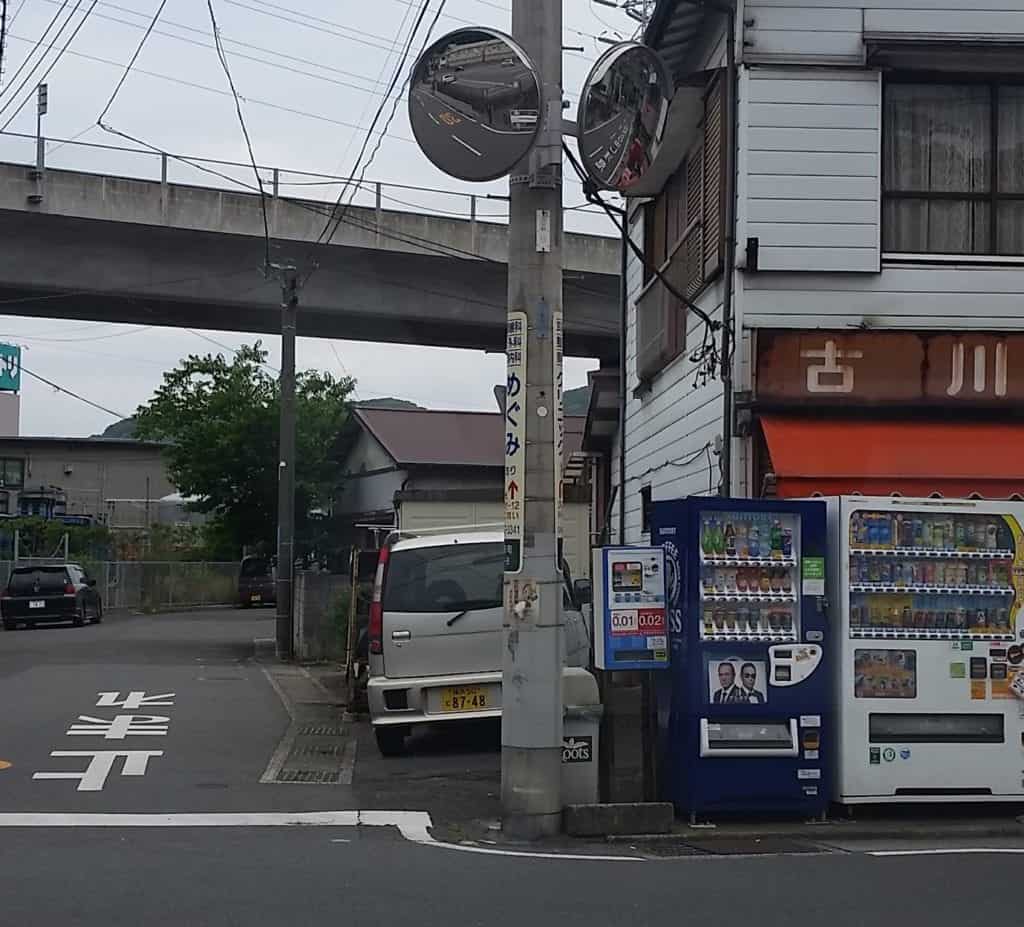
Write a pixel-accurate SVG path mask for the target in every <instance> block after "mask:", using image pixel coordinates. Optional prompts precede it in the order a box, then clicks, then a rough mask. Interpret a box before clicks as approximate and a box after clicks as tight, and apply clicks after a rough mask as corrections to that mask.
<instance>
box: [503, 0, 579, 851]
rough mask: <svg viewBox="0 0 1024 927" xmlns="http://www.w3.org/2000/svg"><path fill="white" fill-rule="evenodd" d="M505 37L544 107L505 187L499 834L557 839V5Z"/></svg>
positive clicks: (518, 6) (519, 13) (529, 10)
mask: <svg viewBox="0 0 1024 927" xmlns="http://www.w3.org/2000/svg"><path fill="white" fill-rule="evenodd" d="M512 36H513V38H514V39H515V40H516V42H518V43H519V45H520V46H521V47H522V48H523V50H524V51H525V52H526V54H527V55H528V56H529V57H530V58H531V59H532V60H533V62H534V64H535V66H536V67H537V69H538V79H539V82H540V85H541V100H542V101H543V109H542V111H541V112H539V113H538V118H539V119H540V120H541V127H540V133H539V135H538V137H537V142H536V145H535V146H534V148H533V150H532V151H531V153H530V154H529V155H528V156H527V157H526V158H524V159H523V160H522V161H521V162H520V163H519V164H518V165H516V167H515V168H514V170H513V173H512V176H511V178H510V184H509V194H510V203H509V255H508V309H509V313H510V328H509V341H510V343H513V337H514V336H513V332H514V331H515V330H516V329H515V324H516V323H513V321H512V320H513V314H516V315H515V318H516V319H518V320H520V321H522V322H523V329H524V330H523V331H522V332H521V338H522V345H523V349H524V354H525V358H524V359H525V365H524V366H525V377H526V382H525V384H524V387H525V389H524V394H525V399H526V401H525V403H524V404H523V405H524V407H525V421H526V425H525V442H526V453H525V456H524V458H523V467H524V469H525V471H526V472H525V474H516V475H517V477H525V478H523V479H520V480H519V487H520V489H521V491H522V496H521V498H522V511H521V517H522V525H523V532H522V548H521V550H522V563H521V570H520V571H519V572H510V573H509V574H508V575H507V577H506V596H505V599H506V605H505V621H504V625H505V628H504V631H505V634H504V643H505V647H504V649H503V655H504V656H503V665H502V723H501V800H502V810H503V827H504V830H505V831H506V833H509V834H510V835H512V836H517V837H522V838H526V839H535V838H537V837H542V836H546V835H550V834H555V833H557V832H558V831H559V830H560V829H561V813H562V803H561V773H562V651H563V649H564V645H563V641H562V620H563V619H562V589H561V582H562V580H561V565H560V563H559V560H558V557H559V544H558V539H557V534H558V519H559V512H558V508H559V505H560V481H561V459H558V455H559V454H560V451H559V449H558V447H557V445H558V444H559V442H560V437H561V411H562V397H561V370H560V361H558V360H556V358H559V357H560V354H561V344H560V340H561V313H562V176H561V165H562V0H513V2H512ZM520 313H522V314H525V320H523V316H522V315H519V314H520ZM556 342H557V343H556ZM556 367H559V370H558V371H556V369H555V368H556ZM511 369H512V364H511V360H510V373H511ZM510 380H511V377H510ZM508 402H511V397H509V400H508ZM506 408H507V410H508V409H511V406H509V405H508V403H507V405H506ZM508 491H509V489H508V486H507V485H506V492H508Z"/></svg>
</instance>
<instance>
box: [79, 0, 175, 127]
mask: <svg viewBox="0 0 1024 927" xmlns="http://www.w3.org/2000/svg"><path fill="white" fill-rule="evenodd" d="M166 5H167V0H160V6H158V7H157V9H156V12H155V13H154V14H153V18H152V19H150V21H149V26H148V27H147V28H146V31H145V33H144V34H143V36H142V38H141V39H140V40H139V44H138V45H137V46H136V47H135V53H134V54H133V55H132V57H131V60H130V61H129V62H128V64H127V65H126V66H125V69H124V73H123V74H122V75H121V79H120V80H119V81H118V82H117V84H116V86H115V87H114V92H113V93H111V94H110V99H109V100H107V105H106V106H104V107H103V111H102V112H101V113H100V114H99V116H98V117H97V118H96V125H98V126H99V127H100V128H101V129H104V130H105V131H111V130H110V129H109V128H108V127H107V126H105V125H104V124H103V120H104V118H105V117H106V115H107V113H108V112H109V111H110V107H111V106H113V105H114V100H116V99H117V95H118V94H119V93H120V92H121V88H122V87H123V86H124V82H125V81H126V80H127V79H128V75H129V73H131V69H132V68H133V67H135V62H136V61H138V60H139V55H140V54H141V53H142V48H143V46H144V45H145V44H146V40H147V39H148V38H149V36H150V34H151V33H152V32H153V29H154V27H155V26H156V23H157V20H158V19H159V18H160V14H161V13H162V12H163V11H164V7H165V6H166Z"/></svg>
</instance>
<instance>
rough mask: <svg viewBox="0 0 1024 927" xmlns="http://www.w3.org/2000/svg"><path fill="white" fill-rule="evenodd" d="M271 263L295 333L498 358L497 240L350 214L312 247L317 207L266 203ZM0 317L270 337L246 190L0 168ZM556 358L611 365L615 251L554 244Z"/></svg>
mask: <svg viewBox="0 0 1024 927" xmlns="http://www.w3.org/2000/svg"><path fill="white" fill-rule="evenodd" d="M268 210H269V224H270V233H271V238H272V242H273V246H272V251H271V258H272V260H275V261H280V262H285V261H293V262H296V263H297V264H298V265H299V266H300V267H305V266H308V265H307V263H306V262H307V261H308V259H309V257H310V254H311V253H312V254H313V255H314V256H315V259H316V261H317V263H318V270H317V271H316V273H315V274H314V275H313V277H312V279H311V280H310V282H309V284H308V285H307V286H306V287H305V288H304V289H303V291H302V294H301V311H300V314H299V334H300V335H304V336H312V337H329V338H349V339H355V340H362V341H376V342H395V343H406V344H421V345H438V346H444V347H462V348H480V349H485V350H496V351H502V350H504V338H505V334H504V333H505V312H506V303H507V293H506V286H507V282H506V281H507V267H506V264H505V262H506V259H507V250H508V230H507V227H506V226H504V225H499V224H495V223H487V222H481V221H476V220H470V219H455V218H448V217H441V216H431V215H422V214H416V213H411V212H399V211H394V210H384V209H381V208H376V209H374V208H362V207H352V208H351V209H350V210H349V211H348V212H347V214H346V216H345V221H344V222H343V223H342V224H341V225H340V226H339V228H338V230H337V233H336V234H335V236H334V238H333V241H332V243H331V244H330V245H327V246H324V247H321V248H318V249H316V250H315V251H313V243H314V242H315V240H316V238H317V236H318V234H319V233H320V231H321V229H322V228H323V226H324V223H325V217H326V214H327V213H328V211H329V210H330V204H328V203H324V202H317V201H310V200H303V201H299V200H295V199H291V198H288V199H286V198H283V197H271V198H270V199H269V201H268ZM0 241H2V243H3V245H2V247H0V313H5V314H9V315H28V316H42V317H53V316H57V317H63V318H72V319H85V320H98V321H105V322H128V323H136V324H151V325H170V326H182V327H189V328H208V329H222V330H235V331H246V332H257V333H268V334H269V333H276V332H279V331H280V315H279V308H278V306H279V297H280V291H279V289H278V287H277V285H276V283H274V282H273V281H266V280H264V278H263V275H262V272H261V267H262V264H263V257H264V241H263V219H262V214H261V209H260V198H259V196H257V195H255V194H250V193H241V192H232V191H225V190H217V189H211V188H207V187H198V186H188V185H183V184H172V183H167V182H160V181H149V180H136V179H130V178H125V177H114V176H105V175H99V174H90V173H80V172H77V171H66V170H51V169H47V170H46V172H45V175H44V177H43V179H42V181H41V182H39V181H37V180H36V179H35V178H34V176H33V173H32V171H31V169H30V167H28V166H26V165H24V164H12V163H0ZM564 246H565V270H566V280H565V288H564V310H565V319H564V327H565V352H566V354H569V355H574V356H582V357H603V358H614V357H616V356H617V331H618V318H619V279H618V272H619V243H618V241H617V240H615V239H610V238H602V237H599V236H592V235H581V234H573V233H568V234H566V236H565V242H564Z"/></svg>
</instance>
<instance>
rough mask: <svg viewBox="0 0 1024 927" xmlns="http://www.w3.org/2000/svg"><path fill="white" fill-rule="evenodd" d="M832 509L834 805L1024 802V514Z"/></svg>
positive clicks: (978, 508)
mask: <svg viewBox="0 0 1024 927" xmlns="http://www.w3.org/2000/svg"><path fill="white" fill-rule="evenodd" d="M828 501H829V532H830V538H831V548H832V550H833V551H835V552H836V553H837V554H838V556H833V557H831V558H830V561H831V564H832V570H833V577H832V580H833V581H832V583H831V584H830V585H831V588H832V589H833V590H835V591H836V592H835V595H836V597H837V598H836V599H835V600H833V603H832V611H833V621H834V622H835V623H836V630H837V631H838V633H833V635H832V640H833V646H834V647H835V651H834V653H835V659H836V673H835V678H836V680H837V684H838V691H837V697H836V709H837V712H838V722H839V724H838V729H839V737H838V742H837V751H838V752H837V756H836V765H835V769H836V783H835V786H836V787H835V792H834V794H835V800H836V801H838V802H840V803H843V804H856V803H874V802H926V801H931V802H934V801H943V800H945V801H957V802H961V801H1007V800H1020V799H1024V533H1022V528H1024V503H1014V502H991V501H972V500H946V499H906V498H899V497H884V498H870V497H866V496H844V497H841V498H836V499H830V500H828Z"/></svg>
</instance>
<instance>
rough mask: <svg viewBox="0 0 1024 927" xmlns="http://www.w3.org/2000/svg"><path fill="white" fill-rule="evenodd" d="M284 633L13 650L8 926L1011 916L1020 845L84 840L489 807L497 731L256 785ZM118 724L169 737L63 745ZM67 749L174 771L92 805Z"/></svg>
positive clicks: (166, 620)
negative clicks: (266, 664)
mask: <svg viewBox="0 0 1024 927" xmlns="http://www.w3.org/2000/svg"><path fill="white" fill-rule="evenodd" d="M272 628H273V621H272V613H270V612H244V613H231V612H217V613H213V612H207V613H196V614H191V615H162V616H154V617H142V616H137V617H123V618H122V617H117V616H112V617H109V618H108V619H107V620H105V621H104V624H103V625H101V626H98V627H91V626H87V627H85V628H77V629H72V628H54V629H48V630H39V631H34V632H28V631H18V632H12V633H6V634H3V635H0V706H2V709H0V759H3V760H4V761H6V762H7V763H10V764H11V765H10V767H9V768H6V769H3V770H0V880H2V883H0V884H2V885H3V891H2V893H0V923H3V924H18V925H32V927H34V925H47V927H49V925H54V924H69V925H89V927H93V925H95V927H100V925H103V927H109V925H118V924H131V925H136V924H146V925H147V927H149V925H164V924H167V925H170V924H174V925H181V924H188V925H206V924H216V925H221V924H224V925H234V924H239V925H242V924H244V925H257V927H259V925H279V924H281V923H282V922H286V923H288V924H290V925H295V927H299V925H306V924H324V923H329V922H332V921H343V922H345V923H355V924H362V923H374V924H376V923H387V924H406V923H408V924H415V925H417V927H420V925H423V927H435V925H436V927H442V925H443V927H452V925H463V924H465V925H477V924H486V925H495V927H504V925H509V927H512V925H519V924H522V923H524V922H526V923H530V924H533V925H536V927H547V925H558V927H562V925H576V924H579V925H587V927H594V925H606V924H607V925H612V924H628V925H636V924H638V923H640V924H665V925H669V924H671V925H675V924H677V923H679V922H680V921H681V920H684V921H686V922H688V923H712V924H722V923H727V924H730V925H731V924H747V923H752V924H756V925H758V927H781V925H809V927H819V925H820V924H822V923H828V924H829V925H830V927H847V925H849V927H863V925H864V924H899V925H901V927H906V925H922V927H924V925H928V927H946V925H949V927H953V925H956V927H964V925H973V924H978V923H990V922H996V921H999V922H1003V923H1010V922H1012V921H1013V920H1015V919H1016V917H1017V915H1018V912H1019V904H1018V903H1017V893H1018V892H1017V885H1018V883H1019V862H1020V859H1019V856H1018V855H1017V854H1019V853H1020V852H1022V851H1024V842H1022V841H1019V840H1017V841H1014V840H981V841H972V842H970V843H969V844H966V846H967V848H968V849H973V850H977V849H983V848H986V847H987V848H988V849H989V850H991V851H993V852H985V853H962V854H961V853H957V854H955V855H941V856H935V855H912V856H875V855H871V854H872V853H875V852H878V851H881V852H889V851H891V850H897V851H899V852H905V851H911V852H914V853H917V852H920V851H931V850H933V849H942V850H946V851H949V850H955V849H956V848H957V845H956V844H953V843H951V842H945V843H942V844H940V845H936V843H935V842H934V841H933V842H931V843H926V842H923V841H908V840H900V841H888V842H878V841H876V842H874V843H867V842H860V843H858V842H853V841H847V842H844V843H839V842H832V843H831V844H830V845H828V846H824V845H823V846H814V845H804V846H803V847H798V849H803V850H810V851H811V852H804V853H799V854H791V853H788V852H787V849H793V848H792V847H789V848H787V846H786V845H785V844H775V845H772V844H770V842H769V843H767V844H764V845H760V846H759V845H756V844H754V843H750V842H748V843H747V844H745V845H743V846H741V847H729V848H727V850H728V854H735V855H728V854H727V855H700V854H693V853H690V855H684V856H682V857H680V858H671V859H647V860H641V861H621V860H620V861H606V862H602V861H595V860H579V859H535V858H529V857H526V858H524V857H509V856H495V855H483V854H481V853H479V852H477V851H479V850H487V849H488V846H487V845H485V844H483V843H482V842H480V841H478V842H477V843H476V844H475V845H474V846H473V847H471V848H470V850H471V852H459V851H458V850H453V849H449V848H446V847H443V846H430V845H420V844H416V843H411V842H409V841H407V840H405V839H403V838H402V836H400V834H399V832H398V831H397V830H396V829H394V828H391V827H355V826H273V827H257V826H192V825H191V823H190V826H185V827H181V826H175V827H170V826H160V827H158V826H143V827H126V826H121V825H120V824H117V825H116V826H108V827H96V826H81V825H82V819H81V818H80V817H75V815H80V814H81V813H83V812H96V813H105V814H110V813H124V812H149V813H159V814H161V815H166V818H163V819H162V820H163V821H164V823H173V822H174V821H175V820H179V819H176V818H175V817H174V815H175V814H178V813H182V812H188V813H200V814H203V815H204V817H202V818H200V819H198V820H197V821H196V824H199V823H205V824H211V823H213V822H214V821H215V819H214V818H212V817H210V815H211V814H213V813H216V812H240V811H246V812H299V811H315V810H319V811H327V810H341V809H344V808H364V809H365V808H367V807H371V806H372V807H377V808H388V807H391V808H395V810H400V809H399V808H398V807H396V804H395V803H396V802H398V803H404V802H406V801H408V802H422V801H426V802H428V803H429V802H434V803H435V805H434V806H433V810H434V811H435V813H436V812H437V809H439V808H445V807H449V806H452V807H454V806H457V805H458V804H459V803H460V797H462V798H463V803H465V802H467V801H468V798H465V796H471V795H475V794H477V791H478V790H479V789H481V788H482V789H485V790H487V789H491V790H493V787H494V783H495V782H496V781H497V780H496V771H497V753H496V752H495V741H494V737H493V734H494V731H493V728H486V727H484V728H472V729H469V730H468V731H464V732H463V733H462V734H460V733H458V732H451V733H449V734H448V735H444V736H426V737H419V738H417V739H416V740H415V742H414V747H415V750H414V752H413V754H412V755H411V756H409V757H407V758H403V759H401V760H398V761H385V760H382V759H381V758H379V757H378V756H376V754H375V753H374V752H373V750H372V739H370V740H368V741H367V739H366V738H367V735H366V732H365V731H364V732H362V733H361V734H360V737H361V740H360V743H359V750H360V752H359V754H358V757H359V758H358V759H357V761H356V766H355V776H354V780H353V784H352V786H319V785H318V786H305V785H260V784H259V781H258V780H259V777H260V774H261V773H262V771H263V770H264V768H265V767H266V764H267V763H268V760H269V758H270V756H271V754H272V753H273V752H274V750H275V748H276V746H277V744H278V742H279V740H280V738H281V736H282V734H283V732H284V731H285V730H286V728H287V726H288V723H289V719H288V715H287V712H286V711H285V709H284V708H283V706H282V703H281V701H280V699H279V698H278V696H277V694H276V693H275V691H274V689H273V688H272V686H271V684H270V682H269V680H268V678H267V676H266V674H265V673H264V672H263V669H262V668H261V666H260V665H258V664H256V663H254V662H252V660H251V659H250V657H251V653H252V639H253V638H254V637H267V636H271V634H272ZM103 692H116V693H118V695H116V696H114V697H113V698H112V699H110V698H107V699H105V697H103V696H101V695H99V693H103ZM129 692H145V693H146V697H150V698H151V697H152V696H165V698H162V699H157V701H170V702H172V703H173V704H170V705H166V706H162V705H152V704H150V705H149V706H146V707H140V708H138V709H130V708H128V707H121V708H119V707H117V706H105V705H97V704H96V703H97V701H102V700H106V701H111V700H113V701H122V702H123V701H126V700H127V701H129V704H131V700H130V697H128V695H127V693H129ZM170 693H173V698H171V697H169V694H170ZM122 713H129V714H132V715H140V714H151V715H153V716H156V717H157V718H166V719H167V720H166V722H164V721H160V722H152V721H147V722H146V725H147V726H148V727H150V728H152V727H166V733H165V734H164V733H153V732H152V731H150V733H146V734H137V735H127V736H125V738H124V739H123V740H120V739H116V737H115V739H107V737H106V734H99V733H95V732H93V733H84V734H78V735H70V734H68V733H67V731H68V730H69V729H71V726H72V724H73V723H78V724H80V725H84V726H85V727H87V728H93V727H96V726H97V725H99V724H101V722H103V721H109V720H110V719H112V718H113V717H115V716H116V715H117V714H122ZM83 715H84V716H86V719H85V720H82V719H81V717H80V716H83ZM90 717H93V718H99V719H100V722H94V721H90V720H88V719H89V718H90ZM111 732H113V733H114V734H115V735H116V733H117V730H116V729H111V731H108V732H107V733H111ZM463 735H466V736H463ZM64 750H77V751H97V750H114V751H122V750H130V751H133V750H145V751H160V752H161V753H162V755H160V756H153V757H150V758H149V759H148V763H147V766H146V770H145V774H144V775H141V776H124V775H122V774H121V772H122V766H121V765H120V762H115V763H114V764H113V766H112V768H111V771H110V774H109V775H108V776H107V777H106V779H105V781H104V782H103V787H102V789H100V790H97V791H79V790H78V785H79V780H78V779H56V780H39V779H33V778H32V774H33V773H34V772H37V771H64V772H75V771H77V772H81V771H82V770H84V768H85V766H86V762H85V761H84V760H85V758H83V757H53V756H51V755H50V754H51V752H52V751H64ZM416 783H419V785H416ZM417 790H418V791H417ZM470 803H471V802H470ZM413 807H417V806H413V805H408V804H407V805H405V809H406V810H407V809H409V808H413ZM14 812H20V813H29V814H33V813H38V812H63V813H65V814H67V815H69V817H66V818H62V819H61V821H62V826H33V827H28V826H23V824H24V823H25V822H28V821H34V822H36V823H41V822H42V819H40V818H39V817H38V816H37V814H33V816H32V817H30V818H27V819H24V820H22V819H19V821H20V822H21V823H20V825H19V826H10V821H9V820H8V819H5V818H4V817H3V815H5V814H11V813H14ZM286 819H287V816H286V815H284V816H282V822H283V821H284V820H286ZM91 820H92V821H93V823H95V820H94V819H91ZM103 820H105V821H107V822H108V823H110V822H111V821H112V819H110V818H104V819H103ZM118 820H119V819H118ZM190 821H191V819H190ZM51 823H52V822H51ZM115 823H116V822H115ZM960 846H964V844H962V843H961V844H960ZM589 851H592V848H590V849H589ZM995 851H998V852H995ZM520 852H531V850H530V848H529V847H522V848H520ZM604 852H605V853H608V852H624V853H629V852H631V850H630V848H629V847H622V848H617V849H613V850H609V848H608V847H605V848H604Z"/></svg>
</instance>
